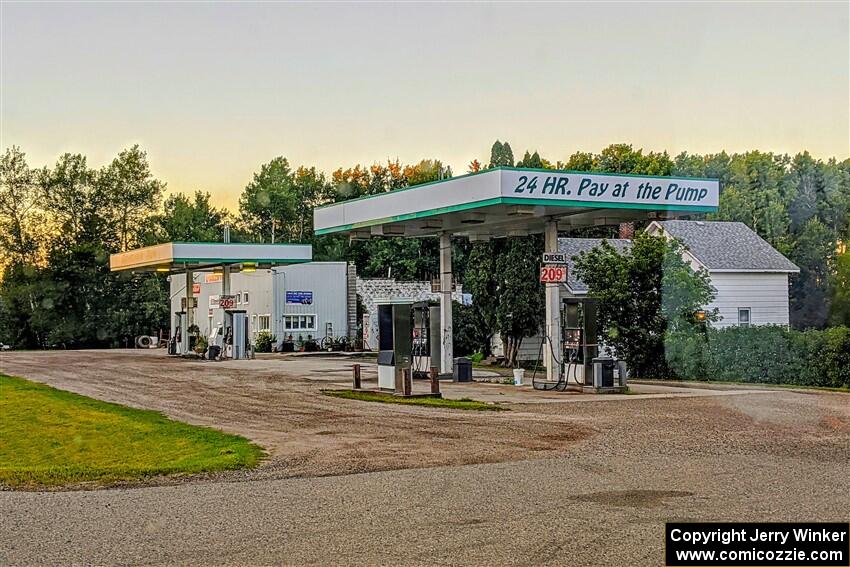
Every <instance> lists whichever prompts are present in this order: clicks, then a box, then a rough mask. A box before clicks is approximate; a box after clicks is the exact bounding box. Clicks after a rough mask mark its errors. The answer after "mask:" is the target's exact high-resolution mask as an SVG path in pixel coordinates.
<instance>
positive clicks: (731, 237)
mask: <svg viewBox="0 0 850 567" xmlns="http://www.w3.org/2000/svg"><path fill="white" fill-rule="evenodd" d="M658 224H659V225H661V227H662V228H663V229H664V231H665V232H666V233H667V234H669V235H670V236H672V237H673V238H676V239H677V240H680V241H681V242H682V244H684V245H685V246H687V247H688V250H689V251H690V252H691V254H693V255H694V256H695V257H696V259H697V260H699V261H700V262H702V263H703V265H705V267H706V268H707V269H708V270H709V271H712V270H724V271H747V272H762V271H764V272H798V271H799V270H800V269H799V268H798V267H797V266H796V265H795V264H794V263H793V262H791V261H790V260H789V259H788V258H786V257H785V256H783V255H782V254H780V253H779V251H777V250H776V249H775V248H773V246H771V245H770V244H768V243H767V242H765V241H764V240H763V239H762V238H761V237H760V236H759V235H758V234H756V233H755V231H753V230H752V229H751V228H750V227H748V226H747V225H745V224H744V223H742V222H718V221H683V220H668V221H659V222H658Z"/></svg>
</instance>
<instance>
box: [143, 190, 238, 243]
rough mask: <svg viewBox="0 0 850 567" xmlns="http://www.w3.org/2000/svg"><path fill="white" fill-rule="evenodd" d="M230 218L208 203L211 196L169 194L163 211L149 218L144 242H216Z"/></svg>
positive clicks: (198, 192)
mask: <svg viewBox="0 0 850 567" xmlns="http://www.w3.org/2000/svg"><path fill="white" fill-rule="evenodd" d="M228 220H229V215H228V213H227V211H225V210H223V209H217V208H215V207H213V206H212V205H211V204H210V194H209V193H203V192H201V191H196V192H195V194H194V195H192V196H188V195H184V194H183V193H173V194H171V195H169V196H168V197H167V198H166V199H165V202H164V203H163V205H162V210H161V212H159V213H158V214H156V215H154V216H153V217H151V218H150V222H149V223H148V225H149V228H148V233H147V235H146V241H147V243H148V244H156V243H159V242H172V241H183V242H219V241H221V239H222V235H223V233H224V225H225V224H227V221H228Z"/></svg>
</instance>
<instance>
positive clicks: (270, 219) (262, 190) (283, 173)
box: [239, 157, 298, 242]
mask: <svg viewBox="0 0 850 567" xmlns="http://www.w3.org/2000/svg"><path fill="white" fill-rule="evenodd" d="M297 207H298V202H297V193H296V191H295V188H294V187H293V173H292V170H291V169H290V167H289V161H287V159H286V158H284V157H276V158H274V159H273V160H272V161H270V162H269V163H266V164H263V165H262V166H260V171H259V172H258V173H255V174H254V179H253V180H252V181H251V182H250V183H249V184H248V185H247V186H246V187H245V190H244V191H243V192H242V195H241V196H240V197H239V214H240V218H241V220H242V224H243V227H244V229H245V232H246V234H247V235H248V237H249V238H250V239H251V240H253V241H256V242H275V241H277V242H279V241H281V240H285V238H281V236H282V235H283V234H284V233H285V229H284V227H286V226H287V225H288V224H290V223H295V224H297V221H298V213H297Z"/></svg>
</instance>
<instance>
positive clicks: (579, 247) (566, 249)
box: [558, 238, 632, 293]
mask: <svg viewBox="0 0 850 567" xmlns="http://www.w3.org/2000/svg"><path fill="white" fill-rule="evenodd" d="M602 240H603V239H602V238H559V239H558V252H560V253H561V254H566V255H567V285H568V286H569V288H570V289H571V290H572V291H573V293H587V286H586V285H585V283H584V282H583V281H581V280H579V279H578V278H576V276H575V269H574V268H575V262H573V256H578V255H579V254H581V253H582V252H589V251H591V250H593V249H594V248H596V247H597V246H599V245H600V244H601V243H602ZM604 240H605V241H606V242H608V244H610V245H611V246H613V247H614V248H615V249H616V250H617V251H618V252H622V251H623V250H625V249H626V248H628V247H629V246H631V245H632V241H631V240H623V239H619V238H606V239H604Z"/></svg>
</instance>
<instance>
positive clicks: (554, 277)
mask: <svg viewBox="0 0 850 567" xmlns="http://www.w3.org/2000/svg"><path fill="white" fill-rule="evenodd" d="M566 281H567V267H566V266H563V265H560V266H542V267H541V268H540V282H541V283H566Z"/></svg>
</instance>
